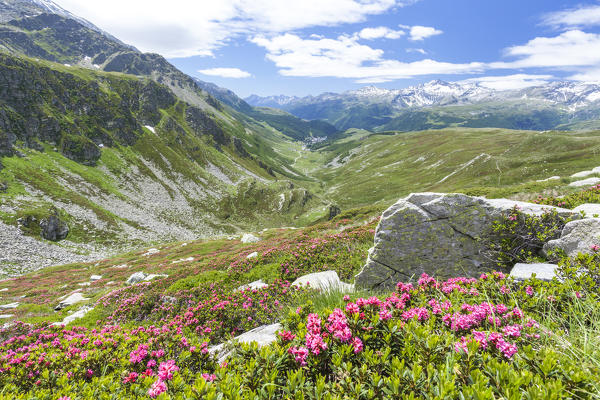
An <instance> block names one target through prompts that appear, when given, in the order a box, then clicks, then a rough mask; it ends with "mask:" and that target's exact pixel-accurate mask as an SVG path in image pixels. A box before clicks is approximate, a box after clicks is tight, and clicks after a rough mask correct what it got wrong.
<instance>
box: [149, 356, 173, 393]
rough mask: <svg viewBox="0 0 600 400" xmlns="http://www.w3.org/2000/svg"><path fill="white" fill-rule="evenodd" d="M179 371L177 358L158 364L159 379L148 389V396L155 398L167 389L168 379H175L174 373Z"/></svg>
mask: <svg viewBox="0 0 600 400" xmlns="http://www.w3.org/2000/svg"><path fill="white" fill-rule="evenodd" d="M177 371H179V367H178V366H177V365H176V364H175V360H168V361H165V362H162V363H160V365H159V366H158V379H157V380H156V381H155V382H154V383H153V384H152V386H150V389H148V396H150V397H152V398H155V397H157V396H158V395H159V394H161V393H163V392H166V391H167V381H170V380H171V379H173V374H174V373H175V372H177Z"/></svg>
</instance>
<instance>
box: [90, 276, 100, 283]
mask: <svg viewBox="0 0 600 400" xmlns="http://www.w3.org/2000/svg"><path fill="white" fill-rule="evenodd" d="M100 279H102V275H92V276H90V281H92V282H95V281H99V280H100Z"/></svg>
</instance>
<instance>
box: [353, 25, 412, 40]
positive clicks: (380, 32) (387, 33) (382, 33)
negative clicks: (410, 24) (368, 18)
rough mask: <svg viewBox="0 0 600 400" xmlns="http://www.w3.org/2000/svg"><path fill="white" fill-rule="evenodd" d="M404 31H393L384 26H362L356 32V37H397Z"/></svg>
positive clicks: (367, 38)
mask: <svg viewBox="0 0 600 400" xmlns="http://www.w3.org/2000/svg"><path fill="white" fill-rule="evenodd" d="M404 34H405V32H404V31H395V30H393V29H390V28H387V27H385V26H378V27H376V28H364V29H363V30H361V31H360V32H358V34H357V35H358V37H360V38H361V39H365V40H374V39H382V38H383V39H399V38H400V37H402V35H404Z"/></svg>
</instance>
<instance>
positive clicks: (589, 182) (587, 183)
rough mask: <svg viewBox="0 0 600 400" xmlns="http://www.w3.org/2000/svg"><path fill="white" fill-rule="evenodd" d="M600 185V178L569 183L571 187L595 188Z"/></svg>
mask: <svg viewBox="0 0 600 400" xmlns="http://www.w3.org/2000/svg"><path fill="white" fill-rule="evenodd" d="M598 183H600V178H588V179H583V180H581V181H575V182H571V183H569V186H571V187H582V186H594V185H597V184H598Z"/></svg>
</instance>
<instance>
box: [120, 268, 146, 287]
mask: <svg viewBox="0 0 600 400" xmlns="http://www.w3.org/2000/svg"><path fill="white" fill-rule="evenodd" d="M147 276H148V274H146V273H144V272H141V271H140V272H136V273H134V274H131V275H130V276H129V278H127V280H126V281H125V283H126V284H128V285H135V284H136V283H140V282H141V281H143V280H144V279H146V277H147Z"/></svg>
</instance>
